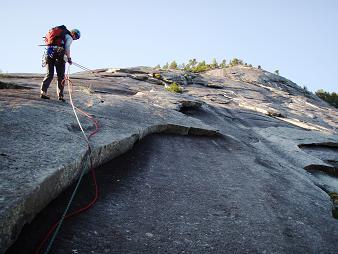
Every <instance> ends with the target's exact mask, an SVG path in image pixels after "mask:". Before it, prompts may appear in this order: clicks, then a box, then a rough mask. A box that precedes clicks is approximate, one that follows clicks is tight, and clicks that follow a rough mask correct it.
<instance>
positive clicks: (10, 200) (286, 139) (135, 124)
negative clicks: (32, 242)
mask: <svg viewBox="0 0 338 254" xmlns="http://www.w3.org/2000/svg"><path fill="white" fill-rule="evenodd" d="M154 73H159V74H161V78H159V77H160V76H158V75H157V76H156V75H154ZM156 77H158V78H156ZM71 79H72V81H73V83H74V87H73V98H74V103H75V105H76V106H77V107H79V108H81V109H83V110H85V111H86V112H88V113H89V114H91V115H92V116H93V117H94V118H95V119H97V120H98V121H99V123H100V131H99V132H98V133H97V134H96V135H95V136H93V137H92V138H91V140H90V142H91V146H92V154H91V157H92V160H93V163H94V166H99V165H102V164H103V163H105V162H107V161H109V160H111V159H112V158H114V157H117V156H119V155H121V154H123V153H125V152H126V151H128V150H130V149H131V148H132V147H133V145H134V144H135V142H138V141H140V140H142V138H144V137H145V136H147V135H149V134H151V133H176V134H179V135H201V136H218V137H222V138H224V139H226V140H228V141H229V142H228V147H227V149H230V150H229V151H233V152H231V154H232V158H229V162H230V160H232V161H233V158H234V157H236V160H237V161H239V163H238V164H236V165H242V166H238V168H236V170H235V171H234V169H232V171H233V172H238V173H233V174H232V175H231V176H230V177H229V179H231V184H232V185H233V186H238V188H237V190H238V191H236V190H235V189H236V188H235V189H234V196H233V197H232V198H231V199H230V201H229V202H232V203H236V202H237V205H236V209H238V214H239V216H235V217H233V218H232V219H233V220H234V224H233V227H234V228H231V229H229V232H232V231H233V232H234V235H236V237H238V236H239V235H241V230H243V233H245V230H246V229H245V228H246V226H247V225H248V224H250V227H252V230H253V231H254V232H261V233H262V234H263V235H264V234H265V237H266V241H263V242H257V243H256V245H257V246H259V248H258V249H259V250H265V251H266V252H267V253H270V252H276V253H284V252H286V250H287V251H290V250H291V251H292V248H294V250H295V251H296V252H297V251H301V250H306V252H309V253H318V252H322V253H337V252H338V245H337V241H336V239H338V221H337V220H336V219H334V218H333V217H332V215H331V213H332V207H333V203H332V200H331V199H330V196H329V195H328V194H327V192H332V191H334V190H336V189H335V186H334V185H335V184H337V179H336V178H334V177H333V178H332V179H331V182H330V183H328V182H327V181H325V180H324V178H323V177H317V176H316V174H313V173H312V172H311V173H309V171H307V170H306V169H311V170H314V169H315V170H316V171H318V170H321V169H323V170H324V171H325V170H326V172H329V173H330V172H333V175H334V174H335V173H336V172H337V170H338V169H337V160H338V159H337V158H338V152H337V149H336V147H337V146H338V135H337V128H338V111H337V110H336V109H334V108H333V107H330V106H329V105H328V104H326V103H325V102H323V101H321V100H320V99H319V98H318V97H317V96H316V95H314V94H311V93H309V92H308V91H305V90H304V89H302V88H300V87H299V86H297V84H295V83H293V82H291V81H290V80H287V79H285V78H283V77H280V76H276V75H274V74H272V73H269V72H266V71H264V70H258V69H255V68H250V67H244V66H237V67H232V68H226V69H224V70H223V69H217V70H212V71H208V72H206V73H202V74H194V73H184V72H182V71H163V70H153V69H152V68H149V67H137V68H127V69H100V70H98V71H96V72H94V73H79V74H74V75H71ZM41 80H42V76H41V75H36V74H8V75H2V76H0V88H1V89H0V105H1V108H0V131H1V135H0V144H1V145H0V176H1V180H2V181H1V183H0V193H1V194H0V225H1V227H0V253H4V252H5V251H6V249H7V248H8V247H9V246H10V245H11V244H12V243H13V242H14V241H15V239H16V238H17V236H18V234H19V233H20V231H21V229H22V227H23V225H24V224H25V223H29V222H30V221H31V220H32V218H34V216H35V215H36V214H37V213H38V212H39V211H40V210H41V209H43V208H44V207H45V206H46V205H47V204H48V203H49V202H50V201H51V200H52V199H54V198H55V197H56V196H58V194H59V193H60V192H61V191H62V190H64V189H65V188H66V187H67V186H69V185H70V184H71V183H73V182H74V181H75V180H76V179H77V177H78V176H79V174H80V172H81V170H88V167H89V166H88V165H89V164H88V152H87V145H86V143H85V141H84V139H83V134H82V133H81V131H80V129H79V127H78V126H77V123H76V119H75V117H74V114H73V111H72V107H71V105H70V104H69V97H68V96H67V95H66V99H67V102H66V103H62V102H59V101H57V100H56V91H55V85H52V86H51V88H50V89H49V94H50V95H51V97H52V98H51V100H42V99H40V98H39V85H40V82H41ZM171 82H176V83H178V84H180V85H181V86H182V88H183V93H182V94H173V93H170V92H168V91H166V90H165V89H164V85H165V84H169V83H171ZM66 91H67V88H66ZM53 94H55V96H53ZM66 94H67V93H66ZM80 121H81V122H82V123H83V127H84V130H85V131H86V133H87V134H89V133H90V132H91V131H93V129H94V128H93V126H92V123H91V122H90V121H89V120H88V118H86V117H84V116H83V115H80ZM214 145H215V149H216V150H217V151H218V152H219V153H221V151H222V149H224V147H218V146H217V144H216V143H215V144H214ZM309 146H310V148H309ZM316 146H320V148H321V149H322V151H320V152H318V151H317V152H316V151H313V150H316V149H314V148H313V147H316ZM304 147H306V148H304ZM311 147H312V148H311ZM317 148H318V147H317ZM311 149H312V150H311ZM317 150H318V149H317ZM186 153H189V150H187V151H186ZM236 154H237V155H236ZM182 156H184V155H182ZM224 160H225V161H224V163H223V164H224V165H226V164H227V163H226V160H227V159H226V158H225V159H224ZM223 164H222V165H223ZM211 166H212V165H211ZM236 167H237V166H236ZM223 170H224V171H226V170H227V169H226V167H224V168H223ZM311 170H310V171H311ZM229 181H230V180H229ZM243 182H245V183H246V184H245V186H243ZM332 182H333V184H332ZM240 190H243V191H240ZM219 194H220V195H221V193H219ZM249 208H250V213H247V212H246V211H247V209H249ZM269 223H273V225H274V227H270V224H269ZM236 225H237V226H236ZM235 226H236V227H237V229H235ZM264 228H266V230H264ZM236 230H237V231H236ZM235 231H236V232H235ZM283 232H284V233H283ZM273 234H276V235H279V236H280V237H281V238H276V237H273V236H272V235H273ZM269 235H270V238H269ZM228 237H229V238H227V239H230V238H231V236H228ZM255 239H256V238H255ZM269 239H270V240H269ZM242 241H250V239H242ZM271 241H272V242H271ZM236 242H237V244H238V246H237V247H238V248H237V249H238V250H242V251H243V252H245V251H254V249H250V250H245V249H241V248H242V247H243V246H241V244H240V242H241V240H240V239H236ZM217 246H220V245H219V244H217ZM271 246H274V247H273V248H272V247H271ZM276 246H283V247H281V248H277V247H276ZM295 246H298V247H295ZM243 248H244V247H243Z"/></svg>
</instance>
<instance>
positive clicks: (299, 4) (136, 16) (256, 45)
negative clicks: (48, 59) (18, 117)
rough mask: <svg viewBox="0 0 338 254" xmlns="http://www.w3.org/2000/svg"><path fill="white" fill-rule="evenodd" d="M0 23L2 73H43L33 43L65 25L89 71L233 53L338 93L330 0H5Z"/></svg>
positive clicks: (337, 30)
mask: <svg viewBox="0 0 338 254" xmlns="http://www.w3.org/2000/svg"><path fill="white" fill-rule="evenodd" d="M0 23H1V36H0V38H1V47H0V69H1V70H2V71H3V72H10V73H11V72H35V73H43V72H44V69H43V68H42V67H41V56H42V53H43V47H37V46H36V45H38V44H42V43H43V41H42V37H43V36H44V35H45V33H46V32H47V31H48V29H49V28H51V27H53V26H56V25H61V24H65V25H66V26H67V27H68V28H70V29H71V28H78V29H79V30H80V31H81V33H82V38H81V39H80V40H78V41H75V42H74V43H73V45H72V58H73V60H74V61H75V62H77V63H79V64H81V65H84V66H86V67H88V68H91V69H95V68H104V67H128V66H139V65H145V66H155V65H156V64H160V65H163V64H165V63H166V62H170V61H172V60H176V61H177V62H178V63H182V62H188V60H189V59H190V58H196V59H197V60H206V61H207V62H210V61H211V60H212V59H213V58H216V59H217V60H218V61H221V60H222V59H223V58H225V59H227V60H229V59H231V58H233V57H238V58H241V59H243V60H244V61H245V62H247V63H251V64H253V65H254V66H257V65H261V66H262V67H263V69H266V70H268V71H271V72H273V71H274V70H276V69H279V71H280V74H281V75H282V76H285V77H287V78H289V79H291V80H292V81H294V82H296V83H297V84H299V85H301V86H304V85H305V86H307V87H308V88H309V90H312V91H315V90H317V89H319V88H324V89H325V90H327V91H330V92H333V91H335V92H338V75H337V72H338V1H337V0H232V1H228V0H225V1H221V0H208V1H206V0H204V1H200V0H186V1H184V0H180V1H179V0H171V1H162V0H157V1H155V0H153V1H152V0H143V1H140V0H139V1H137V0H133V1H132V0H125V1H113V0H110V1H109V0H105V1H100V0H97V1H64V0H58V1H53V2H48V1H45V0H44V1H38V0H31V1H19V0H11V1H4V2H3V3H1V9H0ZM72 71H73V72H75V71H78V69H76V68H75V67H72Z"/></svg>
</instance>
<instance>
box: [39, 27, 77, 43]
mask: <svg viewBox="0 0 338 254" xmlns="http://www.w3.org/2000/svg"><path fill="white" fill-rule="evenodd" d="M66 34H69V35H71V33H70V32H69V31H68V29H67V27H66V26H64V25H62V26H56V27H53V28H52V29H50V30H49V31H48V33H47V34H46V36H45V37H44V38H45V43H46V46H58V47H64V44H65V36H66Z"/></svg>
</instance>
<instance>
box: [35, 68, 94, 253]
mask: <svg viewBox="0 0 338 254" xmlns="http://www.w3.org/2000/svg"><path fill="white" fill-rule="evenodd" d="M75 66H78V67H79V68H82V69H84V68H85V67H83V66H81V65H79V64H76V65H75ZM80 66H81V67H80ZM69 69H70V66H68V70H67V75H66V76H65V79H64V80H63V81H62V83H63V84H65V83H67V86H68V93H69V100H70V103H71V105H72V109H73V112H74V115H75V118H76V121H77V123H78V125H79V127H80V129H81V132H82V134H83V136H84V139H85V141H86V143H87V146H88V157H89V161H90V170H91V173H92V177H93V182H94V185H95V197H94V198H93V200H92V201H91V202H90V203H89V204H87V205H86V206H85V207H82V208H80V209H78V210H76V211H74V212H72V213H70V214H67V213H68V210H69V208H70V206H71V204H72V202H73V199H74V197H75V195H76V193H77V190H78V188H79V186H80V183H81V180H82V178H83V176H84V173H85V170H84V168H82V170H81V174H80V177H79V179H78V181H77V183H76V186H75V189H74V191H73V193H72V195H71V197H70V199H69V202H68V204H67V206H66V208H65V210H64V212H63V214H62V216H61V218H60V219H59V220H58V221H57V222H56V223H54V224H53V225H52V227H50V229H49V231H48V233H47V234H46V236H45V238H44V239H43V240H42V241H41V243H40V244H39V246H38V248H37V250H36V252H35V253H36V254H38V253H40V251H41V248H42V247H43V245H44V244H45V243H46V241H47V240H48V239H49V237H50V235H51V234H52V233H53V231H54V233H53V235H52V237H51V239H50V241H49V243H48V246H47V248H46V250H45V252H44V253H45V254H48V253H49V251H50V249H51V247H52V245H53V242H54V240H55V238H56V236H57V235H58V233H59V231H60V228H61V226H62V224H63V222H64V220H65V219H68V218H70V217H73V216H74V215H77V214H79V213H81V212H83V211H85V210H87V209H89V208H90V207H91V206H93V205H94V203H95V202H96V200H97V198H98V186H97V183H96V176H95V171H94V169H93V162H92V158H91V153H92V149H91V146H90V143H89V139H90V137H91V136H93V135H95V134H96V133H97V132H98V131H99V123H98V121H97V120H95V119H94V118H93V117H92V116H90V115H89V114H88V113H86V112H85V111H83V110H81V109H79V108H77V107H76V106H75V105H74V102H73V98H72V91H73V90H72V89H73V83H72V81H71V80H70V78H69ZM86 69H87V68H86ZM87 70H89V69H87ZM91 72H92V71H91ZM76 110H78V111H79V112H80V113H81V114H83V115H85V116H86V117H87V118H89V119H90V120H91V121H92V122H93V123H94V125H95V130H94V131H93V132H92V133H91V134H90V135H89V136H88V137H87V135H86V133H85V132H84V130H83V127H82V124H81V121H80V120H79V117H78V115H77V112H76Z"/></svg>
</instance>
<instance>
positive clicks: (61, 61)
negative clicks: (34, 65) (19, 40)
mask: <svg viewBox="0 0 338 254" xmlns="http://www.w3.org/2000/svg"><path fill="white" fill-rule="evenodd" d="M80 36H81V34H80V31H79V30H78V29H73V30H71V31H69V30H68V29H67V28H66V27H65V26H63V25H62V26H57V27H54V28H52V29H50V30H49V31H48V33H47V34H46V36H45V37H44V38H45V45H46V46H47V49H46V53H45V56H44V66H46V69H47V73H46V76H45V78H44V79H43V81H42V84H41V98H42V99H49V96H48V95H47V89H48V87H49V85H50V83H51V82H52V80H53V77H54V67H55V69H56V74H57V78H58V80H57V95H58V98H59V100H60V101H63V102H64V101H65V99H64V98H63V88H64V85H63V84H62V81H63V80H64V78H65V66H66V62H68V64H70V65H71V64H72V58H71V55H70V45H71V44H72V42H73V40H78V39H80Z"/></svg>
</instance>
